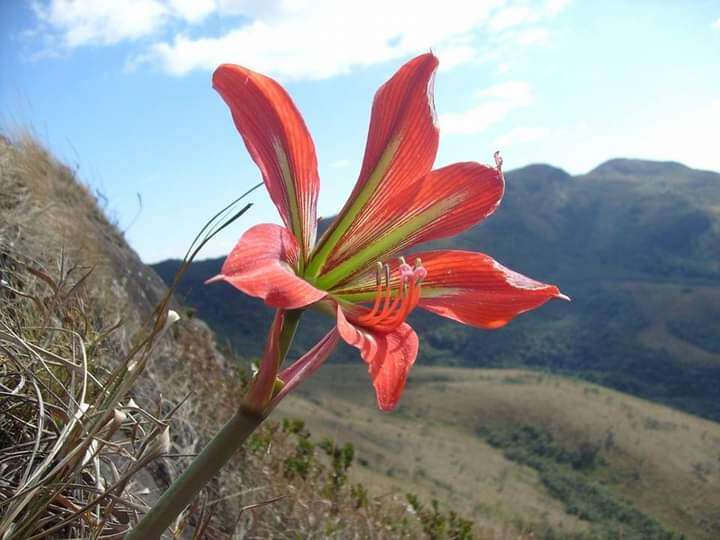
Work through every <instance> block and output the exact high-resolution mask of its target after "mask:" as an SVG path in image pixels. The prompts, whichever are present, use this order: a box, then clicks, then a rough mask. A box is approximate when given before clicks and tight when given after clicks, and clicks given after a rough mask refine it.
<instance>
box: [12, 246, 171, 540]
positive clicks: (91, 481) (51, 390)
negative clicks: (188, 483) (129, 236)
mask: <svg viewBox="0 0 720 540" xmlns="http://www.w3.org/2000/svg"><path fill="white" fill-rule="evenodd" d="M0 257H2V258H3V275H4V278H3V280H4V281H3V284H2V288H1V289H0V354H1V355H2V357H3V363H2V365H0V381H1V382H0V410H1V411H2V416H1V417H0V426H1V427H2V441H1V442H0V445H1V449H2V452H3V458H2V461H1V463H0V471H1V472H2V482H1V483H0V493H2V499H3V500H2V502H1V503H0V510H1V511H0V515H1V516H2V518H1V519H0V536H1V537H3V538H6V537H8V538H9V537H17V538H46V537H47V536H48V535H50V534H55V535H58V536H62V537H73V538H100V537H102V538H115V537H121V535H122V534H123V533H124V532H125V530H126V529H127V527H128V525H129V524H130V523H131V522H133V521H135V520H136V519H137V516H138V510H139V509H142V507H143V505H144V504H145V503H144V500H143V497H142V495H143V493H142V491H143V488H142V486H141V485H139V484H138V483H136V482H133V476H134V475H135V474H136V473H137V472H138V471H139V470H140V469H142V468H143V467H144V466H145V465H147V464H148V463H150V462H152V461H153V460H154V459H156V458H158V457H160V456H162V455H164V454H165V453H166V452H167V450H168V447H169V439H168V419H167V418H157V417H155V416H154V415H153V414H151V413H150V412H148V411H146V410H143V409H142V408H140V407H138V406H137V404H135V403H134V401H132V400H131V399H130V398H129V395H128V390H129V389H130V388H131V385H132V380H131V379H132V374H131V372H130V371H129V370H128V364H129V363H130V362H132V361H134V360H133V357H130V356H127V357H126V364H125V365H124V366H123V367H122V369H118V370H114V371H109V370H108V369H107V367H105V366H103V365H102V358H104V357H107V356H109V355H113V356H116V355H117V351H116V350H115V347H114V346H113V344H112V342H111V340H110V339H109V338H110V336H111V335H112V333H113V332H114V331H115V330H116V329H117V326H116V327H114V328H113V327H111V328H101V327H98V326H97V325H96V322H97V321H95V320H94V318H93V315H92V313H90V312H89V311H88V309H87V303H86V301H85V299H84V298H83V297H82V295H81V294H80V291H81V290H82V285H83V283H84V282H85V281H86V280H87V279H88V277H89V276H90V272H89V271H86V270H84V269H80V268H78V267H75V266H71V267H69V268H65V267H64V265H62V264H61V268H60V274H59V275H58V276H55V277H54V276H51V275H50V274H48V273H47V272H46V271H44V270H42V269H40V268H38V267H37V266H36V263H34V262H32V261H27V260H21V259H19V258H16V257H15V256H14V255H13V254H12V253H11V252H9V251H8V250H7V249H6V248H5V249H2V250H1V251H0ZM128 383H130V384H128Z"/></svg>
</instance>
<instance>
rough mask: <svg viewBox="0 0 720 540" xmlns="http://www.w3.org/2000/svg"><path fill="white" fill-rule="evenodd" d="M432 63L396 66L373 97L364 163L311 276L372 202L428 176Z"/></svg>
mask: <svg viewBox="0 0 720 540" xmlns="http://www.w3.org/2000/svg"><path fill="white" fill-rule="evenodd" d="M437 65H438V60H437V58H435V56H433V55H432V54H424V55H421V56H418V57H417V58H414V59H413V60H411V61H410V62H408V63H407V64H405V65H404V66H402V67H401V68H400V69H399V70H398V72H397V73H395V75H393V76H392V78H390V80H388V81H387V82H386V83H385V84H384V85H383V86H381V87H380V89H379V90H378V91H377V93H376V94H375V100H374V101H373V107H372V116H371V119H370V129H369V132H368V140H367V146H366V148H365V157H364V159H363V165H362V169H361V171H360V176H359V178H358V181H357V184H356V185H355V188H354V189H353V192H352V194H351V195H350V197H349V199H348V201H347V202H346V203H345V206H344V207H343V209H342V211H341V212H340V214H339V215H338V217H337V219H336V220H335V222H334V223H333V224H332V225H331V226H330V229H329V230H328V231H327V232H326V233H325V235H323V238H322V239H321V241H320V244H319V245H318V248H317V249H316V251H315V253H314V254H313V258H312V261H311V263H310V265H309V271H310V273H311V275H313V276H317V275H319V274H320V273H321V272H322V270H323V267H327V259H328V256H330V255H331V253H332V251H333V249H334V248H335V246H336V245H337V244H338V242H341V241H343V239H344V238H346V237H347V236H348V235H349V234H350V232H349V230H348V229H349V228H350V226H351V225H352V224H353V223H354V222H356V221H359V222H364V221H365V220H366V213H367V212H368V211H369V209H371V208H372V207H373V205H375V204H376V203H377V200H382V199H386V198H388V197H393V196H394V195H393V194H396V193H398V192H402V191H404V190H405V188H407V187H409V186H413V185H416V184H417V183H418V181H420V180H421V178H422V177H423V176H425V175H426V174H427V173H429V172H430V169H431V168H432V164H433V162H434V161H435V155H436V153H437V147H438V128H437V125H436V123H435V106H434V104H433V94H432V82H433V75H434V73H435V69H436V68H437Z"/></svg>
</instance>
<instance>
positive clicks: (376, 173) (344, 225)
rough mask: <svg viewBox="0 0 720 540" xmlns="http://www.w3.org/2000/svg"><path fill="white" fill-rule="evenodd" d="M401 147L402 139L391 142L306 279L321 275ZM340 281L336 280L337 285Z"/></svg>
mask: <svg viewBox="0 0 720 540" xmlns="http://www.w3.org/2000/svg"><path fill="white" fill-rule="evenodd" d="M399 146H400V137H395V138H394V139H392V140H391V141H390V144H388V146H387V148H386V149H385V151H384V152H383V154H382V157H381V158H380V161H379V162H378V164H377V167H375V169H374V170H373V172H372V174H371V175H370V177H369V178H368V181H367V182H366V183H365V185H364V186H363V188H362V190H361V191H360V193H358V195H357V196H356V197H355V199H354V200H353V201H352V204H351V205H350V206H349V207H348V209H347V210H346V211H345V212H344V213H343V214H342V216H341V217H340V218H339V219H338V221H337V222H336V223H334V224H333V226H332V228H331V230H330V233H329V235H328V237H327V238H324V239H323V240H322V241H321V242H322V243H321V244H320V246H319V247H318V249H317V250H316V251H315V253H314V254H313V256H312V259H311V261H310V263H309V264H308V267H307V270H306V272H305V276H306V277H310V278H314V277H316V276H317V275H318V274H320V272H321V270H322V268H323V266H324V264H325V262H326V261H327V259H328V257H329V256H330V253H332V250H333V249H334V248H335V246H336V245H337V244H338V242H339V241H340V239H341V238H342V237H343V235H344V234H345V232H347V230H348V229H349V228H350V225H352V223H353V221H354V220H355V218H356V217H357V216H358V214H359V213H360V212H361V211H362V209H363V208H364V207H365V205H366V204H367V203H368V201H369V200H370V198H371V197H372V195H373V194H374V193H375V190H376V189H377V187H378V185H379V184H380V182H381V181H382V179H383V178H384V177H385V174H386V173H387V171H388V169H389V168H390V165H391V164H392V161H393V158H394V157H395V154H396V153H397V150H398V147H399ZM347 275H349V274H344V275H342V276H341V277H343V278H344V277H346V276H347ZM338 281H339V280H336V281H335V283H337V282H338Z"/></svg>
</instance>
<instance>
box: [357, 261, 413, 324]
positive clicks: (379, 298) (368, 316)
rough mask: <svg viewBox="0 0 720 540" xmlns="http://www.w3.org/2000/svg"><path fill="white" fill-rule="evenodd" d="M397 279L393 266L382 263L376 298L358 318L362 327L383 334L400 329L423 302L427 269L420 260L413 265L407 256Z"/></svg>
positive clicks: (377, 279) (398, 270) (377, 272)
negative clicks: (422, 294)
mask: <svg viewBox="0 0 720 540" xmlns="http://www.w3.org/2000/svg"><path fill="white" fill-rule="evenodd" d="M399 262H400V264H399V265H398V267H397V269H396V272H397V277H398V279H397V280H394V279H393V276H392V272H391V269H390V265H388V264H387V263H385V264H383V263H381V262H379V261H378V262H377V263H376V267H375V282H376V286H375V297H374V299H373V304H372V307H371V308H370V310H369V311H368V312H367V313H364V314H362V315H359V316H357V317H356V318H355V322H356V323H358V324H360V325H362V326H370V327H372V328H373V329H375V330H378V331H380V332H392V331H393V330H395V329H396V328H398V327H399V326H400V325H401V324H402V323H403V322H405V319H407V317H408V315H410V313H411V312H412V310H413V309H415V307H416V306H417V305H418V302H419V301H420V288H421V284H422V281H423V280H424V279H425V277H426V276H427V270H425V268H424V267H423V265H422V262H421V261H420V259H416V260H415V266H410V265H409V264H408V263H407V261H405V258H404V257H400V258H399Z"/></svg>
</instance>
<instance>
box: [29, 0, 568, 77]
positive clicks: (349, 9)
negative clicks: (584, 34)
mask: <svg viewBox="0 0 720 540" xmlns="http://www.w3.org/2000/svg"><path fill="white" fill-rule="evenodd" d="M32 1H34V4H33V7H34V11H35V14H36V16H37V18H38V20H39V21H40V23H41V25H40V26H41V28H40V30H41V31H42V33H43V35H45V36H48V39H50V40H52V42H53V44H54V45H57V44H62V45H64V46H65V48H66V49H68V50H69V49H72V48H75V47H80V46H90V45H92V46H98V45H114V44H117V43H120V42H122V41H132V40H138V39H141V38H144V39H145V41H147V40H151V44H150V45H143V49H142V50H140V52H135V53H133V54H132V57H130V58H128V59H126V67H129V68H133V67H137V66H139V65H143V64H153V65H156V66H159V67H160V68H161V69H162V70H163V71H165V72H167V73H169V74H172V75H184V74H186V73H189V72H191V71H193V70H199V69H200V70H212V69H214V68H215V67H216V66H217V65H218V64H221V63H223V62H234V63H239V64H243V65H246V66H248V67H251V68H253V69H255V70H258V71H262V72H264V73H269V74H271V75H272V76H275V77H278V78H280V79H284V80H290V79H323V78H327V77H331V76H335V75H341V74H345V73H349V72H350V71H351V70H352V69H353V68H355V67H363V66H370V65H373V64H376V63H380V62H384V61H389V60H397V59H401V58H404V57H407V56H409V55H411V54H416V53H419V52H422V51H426V50H429V49H432V50H434V51H435V52H436V53H437V54H438V56H440V58H441V60H442V63H441V67H442V69H448V68H452V67H454V66H457V65H462V64H468V63H472V62H475V63H481V62H488V61H495V57H494V56H493V47H494V48H496V49H497V48H498V47H502V48H503V50H504V51H506V50H507V49H506V48H507V47H510V46H513V45H529V44H536V43H540V42H544V41H546V40H547V34H548V31H547V30H545V29H541V28H532V27H528V25H529V24H536V23H538V22H542V21H543V20H546V19H548V18H550V17H552V15H554V14H555V13H557V12H558V11H559V10H561V9H563V8H564V7H565V6H566V5H567V0H530V1H527V2H523V3H522V4H519V3H517V4H516V3H512V4H508V0H444V1H443V2H442V5H441V6H438V5H437V3H436V2H435V1H432V0H394V1H392V2H388V1H387V0H364V1H362V2H338V1H336V0H122V1H120V0H32ZM211 16H216V17H222V18H223V19H222V20H223V27H224V28H226V29H227V30H226V31H224V33H221V34H217V33H215V34H209V33H208V30H209V29H210V25H205V26H202V27H201V26H199V25H200V23H203V22H204V21H206V20H207V19H208V18H209V17H211ZM214 30H217V26H215V27H214ZM494 34H497V35H498V36H499V38H500V41H496V40H493V39H492V38H493V37H494ZM507 38H510V39H507ZM493 44H494V45H493ZM495 52H497V51H495Z"/></svg>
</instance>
